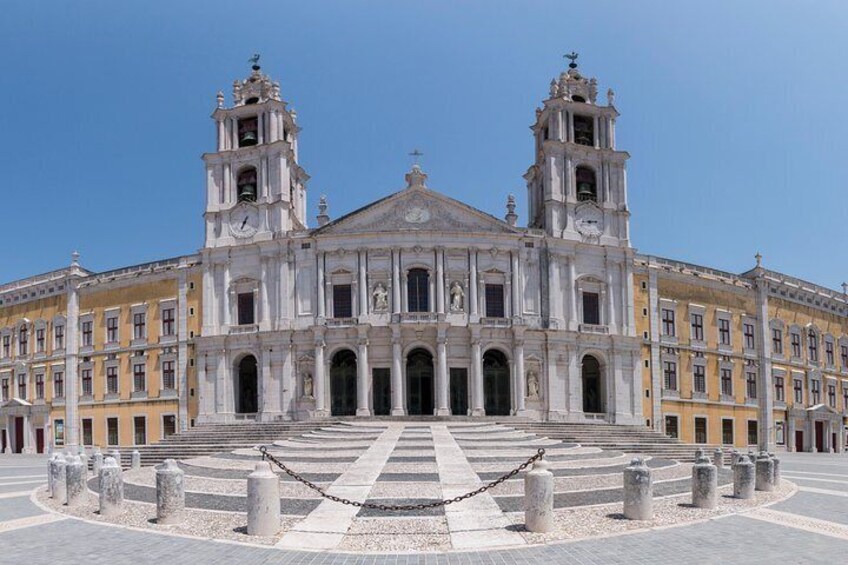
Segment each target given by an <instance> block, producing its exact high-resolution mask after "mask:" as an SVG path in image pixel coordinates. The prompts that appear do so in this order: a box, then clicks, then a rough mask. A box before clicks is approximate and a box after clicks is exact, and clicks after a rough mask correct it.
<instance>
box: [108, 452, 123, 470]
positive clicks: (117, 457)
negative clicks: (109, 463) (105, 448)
mask: <svg viewBox="0 0 848 565" xmlns="http://www.w3.org/2000/svg"><path fill="white" fill-rule="evenodd" d="M109 457H111V458H112V459H114V460H115V463H117V464H118V467H123V466H124V465H123V463H121V452H120V451H118V450H117V449H113V450H112V451H110V452H109Z"/></svg>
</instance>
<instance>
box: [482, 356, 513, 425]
mask: <svg viewBox="0 0 848 565" xmlns="http://www.w3.org/2000/svg"><path fill="white" fill-rule="evenodd" d="M510 398H511V395H510V386H509V361H508V360H507V358H506V355H504V354H503V353H501V352H500V351H498V350H496V349H490V350H489V351H487V352H486V353H485V354H484V355H483V400H484V407H485V409H486V415H487V416H509V412H510V409H511V408H512V406H511V405H512V403H511V402H510Z"/></svg>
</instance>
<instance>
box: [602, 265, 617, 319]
mask: <svg viewBox="0 0 848 565" xmlns="http://www.w3.org/2000/svg"><path fill="white" fill-rule="evenodd" d="M605 266H606V271H607V293H606V295H607V300H606V303H607V313H608V315H607V324H608V325H609V326H610V332H611V333H617V327H618V326H617V323H618V322H617V316H616V310H615V295H616V293H615V286H614V285H615V281H614V280H613V277H612V270H611V268H610V265H609V262H606V265H605Z"/></svg>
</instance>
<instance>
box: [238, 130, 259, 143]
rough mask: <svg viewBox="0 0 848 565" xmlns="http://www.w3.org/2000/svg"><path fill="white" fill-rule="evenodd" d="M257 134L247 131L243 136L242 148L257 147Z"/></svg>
mask: <svg viewBox="0 0 848 565" xmlns="http://www.w3.org/2000/svg"><path fill="white" fill-rule="evenodd" d="M256 141H257V139H256V132H255V131H253V130H249V131H246V132H244V133H243V134H242V136H241V143H240V145H241V146H242V147H247V146H248V145H256Z"/></svg>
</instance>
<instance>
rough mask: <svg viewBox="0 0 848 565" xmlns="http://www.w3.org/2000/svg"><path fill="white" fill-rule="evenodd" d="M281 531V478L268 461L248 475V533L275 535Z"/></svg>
mask: <svg viewBox="0 0 848 565" xmlns="http://www.w3.org/2000/svg"><path fill="white" fill-rule="evenodd" d="M278 531H280V479H279V477H277V475H276V473H274V472H273V471H272V470H271V465H270V464H269V463H268V462H267V461H262V462H260V463H257V464H256V469H255V470H254V471H253V472H252V473H251V474H250V475H248V476H247V534H248V535H250V536H273V535H275V534H276V533H277V532H278Z"/></svg>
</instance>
